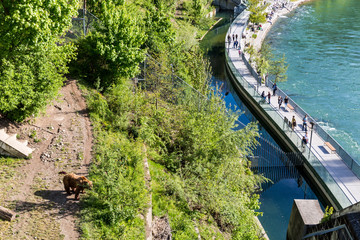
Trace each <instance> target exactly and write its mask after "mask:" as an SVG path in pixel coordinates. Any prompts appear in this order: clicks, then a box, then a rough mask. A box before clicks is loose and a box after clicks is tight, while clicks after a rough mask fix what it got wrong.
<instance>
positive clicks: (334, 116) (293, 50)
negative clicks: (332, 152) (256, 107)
mask: <svg viewBox="0 0 360 240" xmlns="http://www.w3.org/2000/svg"><path fill="white" fill-rule="evenodd" d="M359 13H360V1H359V0H314V1H311V2H308V3H306V4H304V5H302V6H300V7H298V8H297V9H296V10H294V11H293V12H291V13H290V14H288V15H287V16H286V17H283V18H279V19H278V21H277V22H276V23H275V24H274V26H273V27H272V29H271V30H270V32H269V34H268V35H267V38H266V39H265V42H267V43H269V44H270V45H271V47H272V48H273V49H274V50H275V52H276V53H277V54H285V57H286V59H287V62H288V64H289V68H288V73H287V75H288V81H287V82H282V83H278V86H279V87H280V88H281V89H282V90H284V91H285V92H286V93H288V94H289V95H290V96H291V98H293V99H294V100H295V102H296V103H298V104H299V105H300V106H301V107H302V108H303V109H304V110H305V111H306V112H307V113H309V114H310V115H311V116H312V117H313V118H315V120H316V121H317V122H318V123H319V124H320V125H321V126H323V127H324V129H325V130H326V131H327V132H328V133H329V134H330V135H331V136H332V137H333V138H334V139H335V140H336V141H337V142H338V143H340V145H342V146H343V148H344V149H345V150H346V151H347V152H348V153H349V154H350V155H351V156H353V157H354V158H355V159H356V160H357V161H360V148H359V146H360V14H359Z"/></svg>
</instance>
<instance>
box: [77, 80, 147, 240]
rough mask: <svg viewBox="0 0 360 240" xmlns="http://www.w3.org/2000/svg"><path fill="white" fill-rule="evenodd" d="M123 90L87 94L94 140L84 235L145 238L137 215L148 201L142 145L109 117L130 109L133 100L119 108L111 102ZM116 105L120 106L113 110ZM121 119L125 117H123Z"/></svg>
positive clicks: (85, 236)
mask: <svg viewBox="0 0 360 240" xmlns="http://www.w3.org/2000/svg"><path fill="white" fill-rule="evenodd" d="M126 90H128V88H124V87H123V88H120V89H119V88H114V89H112V90H111V91H110V92H109V93H107V94H111V93H114V95H112V94H111V97H112V98H110V97H109V98H108V99H107V98H105V96H102V95H100V94H99V93H96V92H94V93H91V94H89V95H88V102H89V109H90V114H91V118H92V120H93V122H94V131H95V135H96V139H97V140H96V146H95V152H96V155H95V159H94V160H93V161H94V162H93V165H92V167H91V169H90V178H91V179H92V180H93V182H94V190H93V191H92V192H90V194H89V197H88V198H86V199H84V201H83V210H82V213H83V214H82V217H83V221H82V222H83V223H82V229H83V232H84V238H86V239H119V238H123V239H141V238H144V222H143V220H141V219H140V218H139V211H140V212H141V211H142V209H144V207H145V203H146V201H147V198H146V190H145V188H144V184H145V183H144V173H143V164H142V159H143V153H142V150H141V147H142V145H141V144H140V143H138V142H133V141H131V139H129V138H128V134H127V132H126V131H125V130H123V131H120V130H117V129H118V127H117V126H116V124H114V125H113V122H115V123H118V121H119V119H117V120H115V119H114V120H112V119H111V116H119V115H122V113H127V114H129V113H130V112H132V111H133V109H132V108H131V107H132V106H134V105H132V104H131V106H127V107H129V109H126V108H125V109H124V108H122V107H121V106H123V107H125V106H126V105H122V104H121V103H120V105H117V106H115V105H114V104H118V103H117V102H116V99H117V98H118V97H119V95H116V94H121V93H125V92H126ZM125 95H126V94H125ZM125 99H126V97H125V98H124V100H125ZM117 107H120V109H117V111H115V109H114V108H117ZM119 117H120V116H119ZM120 119H122V120H123V121H128V119H127V118H126V117H125V118H121V117H120ZM120 125H125V124H124V123H123V124H120ZM104 126H106V128H104Z"/></svg>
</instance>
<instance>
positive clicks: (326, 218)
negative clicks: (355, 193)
mask: <svg viewBox="0 0 360 240" xmlns="http://www.w3.org/2000/svg"><path fill="white" fill-rule="evenodd" d="M333 212H334V208H333V207H330V208H329V206H326V208H325V213H324V216H323V218H322V219H321V221H320V222H321V223H324V222H327V221H329V220H330V218H331V215H332V214H333Z"/></svg>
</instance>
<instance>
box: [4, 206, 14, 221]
mask: <svg viewBox="0 0 360 240" xmlns="http://www.w3.org/2000/svg"><path fill="white" fill-rule="evenodd" d="M15 215H16V214H15V212H13V211H11V210H10V209H7V208H4V207H1V206H0V218H1V219H3V220H6V221H12V220H14V219H15Z"/></svg>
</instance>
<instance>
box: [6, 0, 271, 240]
mask: <svg viewBox="0 0 360 240" xmlns="http://www.w3.org/2000/svg"><path fill="white" fill-rule="evenodd" d="M210 2H211V1H209V0H193V1H178V0H171V1H169V0H135V1H125V0H106V1H94V0H88V1H87V8H88V11H90V12H91V13H93V14H94V15H96V16H97V18H98V21H97V22H96V23H95V25H94V28H93V29H92V30H91V31H90V32H89V33H88V34H87V35H86V37H85V36H83V37H81V38H79V39H75V40H72V41H66V42H67V43H65V42H61V40H60V39H61V38H60V37H59V36H60V35H61V34H63V33H64V31H65V30H66V29H67V27H69V24H70V22H69V21H68V20H66V19H71V18H70V16H73V15H74V9H76V7H77V4H78V3H77V2H76V3H75V2H69V1H65V2H61V1H58V2H57V3H54V4H55V5H56V6H53V5H51V4H49V3H47V1H37V3H34V4H32V5H33V7H35V9H38V12H36V11H34V12H33V13H32V14H37V16H40V14H43V15H44V11H43V9H47V10H49V11H45V12H48V13H49V15H46V14H45V20H44V22H39V23H37V22H36V21H37V20H38V19H39V18H34V19H35V20H33V18H32V17H30V16H29V19H28V22H29V23H30V25H31V26H33V28H34V29H33V28H31V27H29V26H27V25H26V24H25V25H26V26H25V25H24V28H27V27H29V28H30V30H34V31H35V29H39V28H41V29H42V28H43V27H45V26H49V27H47V28H46V29H47V31H48V35H46V38H44V37H42V36H41V35H40V36H39V38H38V39H36V40H35V39H33V40H31V41H30V40H29V41H30V42H25V38H26V36H24V42H21V43H19V46H18V48H19V49H17V50H16V51H19V52H17V53H13V52H12V51H14V50H13V49H11V46H10V44H8V45H6V43H8V42H9V41H10V40H7V41H5V43H4V41H0V44H1V45H0V47H1V52H0V54H2V55H0V60H2V61H3V63H6V64H2V65H1V66H2V67H1V69H0V81H1V82H2V83H3V84H5V85H6V87H5V88H6V89H7V91H4V92H1V93H0V101H1V102H2V103H5V102H6V104H4V105H1V107H0V111H1V112H2V114H4V115H7V116H8V117H10V118H13V119H16V120H23V119H26V118H27V117H29V116H31V115H32V114H37V113H38V111H39V110H40V109H42V108H43V107H44V106H45V105H46V103H47V102H48V101H50V100H51V99H52V98H53V97H54V96H56V93H57V90H58V89H59V87H60V86H61V83H62V80H63V78H64V77H63V74H65V73H68V69H69V70H70V71H69V73H68V74H69V75H70V76H71V77H76V78H77V79H79V85H80V86H81V88H82V91H83V94H84V96H85V97H86V99H87V103H88V109H89V113H90V117H91V121H92V125H93V134H94V139H95V143H94V144H95V145H94V149H93V150H94V151H93V152H94V155H93V159H92V164H91V167H90V170H89V178H90V179H91V180H92V181H93V183H94V188H93V189H92V190H91V191H88V193H87V195H86V196H84V197H83V198H82V201H81V203H82V205H81V209H82V210H81V222H80V228H81V233H82V238H83V239H144V238H145V234H146V231H147V230H146V229H145V219H144V218H145V214H146V211H147V210H146V209H147V208H148V207H149V204H150V202H151V203H152V204H151V207H152V215H153V218H155V217H164V218H166V219H167V220H168V222H169V227H170V228H171V234H172V237H173V239H197V238H198V237H199V236H201V238H202V239H213V237H215V238H216V239H260V238H261V236H260V233H259V229H258V226H257V225H256V223H255V221H254V216H256V215H257V214H258V213H257V212H256V210H257V209H258V208H259V201H258V198H259V197H258V195H257V194H256V193H255V192H256V190H257V188H258V186H259V185H260V183H261V182H262V181H264V179H263V178H262V177H261V176H257V175H254V174H253V173H252V172H251V171H250V168H249V163H248V160H247V158H246V156H249V155H251V150H252V149H253V148H254V147H255V146H256V145H257V142H256V137H258V132H257V127H256V125H255V124H249V125H248V126H247V127H245V128H243V129H241V130H237V131H234V129H236V128H237V123H236V120H237V118H238V116H239V114H240V113H239V112H231V111H229V110H227V109H226V106H225V104H224V103H223V101H222V99H221V98H220V97H219V96H217V94H216V93H214V92H213V91H212V90H211V88H210V87H209V78H210V73H211V72H210V70H211V69H210V67H209V62H208V61H207V59H205V58H204V53H203V52H202V50H201V49H200V47H199V44H198V41H197V38H199V33H200V32H201V31H203V29H205V28H207V27H208V26H209V25H211V24H212V23H213V22H214V20H213V19H205V18H204V16H205V14H206V13H207V12H208V11H209V10H211V8H212V7H211V5H210ZM67 3H69V4H67ZM37 4H38V5H37ZM0 5H1V4H0ZM9 5H12V6H11V8H14V9H24V8H26V7H27V6H28V4H25V3H18V4H17V3H12V4H9ZM30 5H31V4H30ZM7 9H9V6H7V5H4V4H3V8H1V7H0V15H1V13H5V15H6V14H8V16H9V17H8V18H6V17H5V18H4V20H6V21H8V20H9V19H12V20H13V21H14V24H15V23H16V21H15V20H14V19H15V13H14V14H13V15H11V13H13V12H12V11H8V10H7ZM14 11H15V10H14ZM24 11H25V10H24ZM42 11H43V12H42ZM52 11H58V12H59V11H60V12H61V14H60V17H59V19H53V17H52V16H53V15H54V14H53V13H52ZM15 12H16V11H15ZM46 17H48V18H46ZM0 18H1V17H0ZM20 18H21V17H20ZM1 20H3V19H1ZM19 21H20V20H19ZM58 22H59V24H56V23H58ZM32 23H34V25H32ZM36 24H38V25H39V26H41V27H36V26H35V25H36ZM46 24H48V25H46ZM53 26H56V28H54V29H53ZM66 26H67V27H66ZM1 27H2V29H0V32H1V31H5V30H4V29H3V27H4V26H3V25H1ZM39 32H40V33H41V32H42V30H41V31H39ZM15 35H16V33H14V35H13V38H14V36H15ZM0 36H2V35H0ZM0 38H1V37H0ZM2 38H4V37H2ZM15 49H16V48H15ZM22 49H23V50H24V51H25V52H26V53H28V54H30V55H31V56H32V59H34V60H33V61H39V62H38V65H33V64H31V62H28V61H25V60H26V59H21V58H20V57H19V55H20V53H21V51H22ZM7 52H8V53H7ZM11 54H14V56H16V57H12V55H11ZM51 54H55V55H51ZM18 57H19V59H20V60H17V59H18ZM50 60H51V61H50ZM19 61H21V64H22V65H21V64H20V65H21V66H23V67H21V66H20V65H19ZM40 61H41V62H40ZM42 62H46V64H48V65H49V66H48V67H47V65H46V64H45V63H44V64H42ZM27 64H29V66H27ZM30 65H31V66H30ZM39 66H41V67H39ZM43 68H44V69H43ZM47 72H50V73H51V75H48V74H45V73H47ZM45 76H46V77H49V79H50V78H51V81H50V80H47V78H46V77H45ZM138 78H142V79H145V80H139V81H138V80H137V79H138ZM25 79H27V80H26V81H25ZM30 80H31V81H30ZM20 83H21V84H20ZM20 88H21V89H20ZM30 88H31V89H30ZM24 89H25V90H24ZM30 90H31V91H33V92H34V95H35V96H37V98H35V97H33V96H31V95H32V94H29V91H30ZM15 92H16V94H15ZM24 92H27V94H24ZM30 93H32V92H30ZM27 95H30V96H27ZM11 97H14V98H15V99H16V100H18V101H15V100H12V101H9V99H10V98H11ZM10 102H11V103H12V105H11V106H9V105H10ZM145 159H147V160H148V162H149V165H150V175H151V179H149V178H147V177H146V174H145V170H144V169H145V166H144V160H145ZM147 182H151V187H150V188H149V187H147V186H146V185H147ZM150 193H151V195H150ZM150 196H152V201H150Z"/></svg>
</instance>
